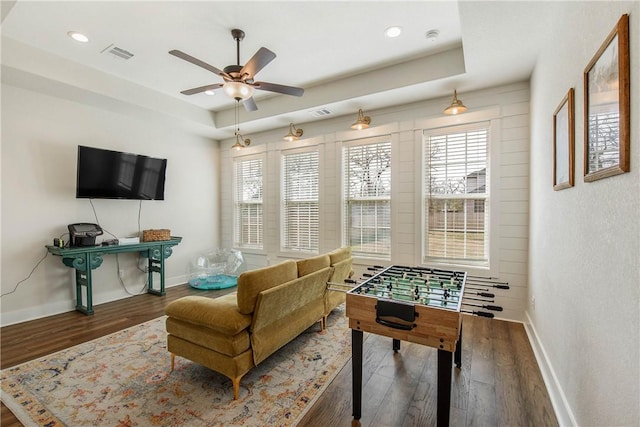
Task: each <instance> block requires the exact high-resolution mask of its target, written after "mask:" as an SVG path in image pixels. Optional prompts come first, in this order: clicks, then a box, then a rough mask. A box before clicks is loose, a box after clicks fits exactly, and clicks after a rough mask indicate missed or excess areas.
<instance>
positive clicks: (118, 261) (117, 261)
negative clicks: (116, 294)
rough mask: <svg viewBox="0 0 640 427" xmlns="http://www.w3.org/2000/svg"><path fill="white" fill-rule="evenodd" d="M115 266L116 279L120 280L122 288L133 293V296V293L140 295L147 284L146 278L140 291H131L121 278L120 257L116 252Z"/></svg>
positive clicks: (128, 292)
mask: <svg viewBox="0 0 640 427" xmlns="http://www.w3.org/2000/svg"><path fill="white" fill-rule="evenodd" d="M116 267H117V272H118V280H119V281H120V284H121V285H122V289H124V291H125V292H126V293H127V294H129V295H134V296H135V295H142V294H143V293H144V290H145V289H146V288H147V286H148V285H149V282H148V280H147V279H145V282H144V284H143V285H142V288H141V289H140V291H139V292H138V293H133V292H131V291H129V289H127V286H126V285H125V284H124V281H123V280H122V277H121V276H120V259H119V258H118V254H116ZM138 268H140V267H138Z"/></svg>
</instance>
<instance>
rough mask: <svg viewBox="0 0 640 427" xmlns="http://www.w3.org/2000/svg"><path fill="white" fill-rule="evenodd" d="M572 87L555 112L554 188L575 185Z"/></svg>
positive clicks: (573, 95) (560, 188) (573, 94)
mask: <svg viewBox="0 0 640 427" xmlns="http://www.w3.org/2000/svg"><path fill="white" fill-rule="evenodd" d="M574 92H575V91H574V89H573V88H570V89H569V91H568V92H567V94H566V95H565V96H564V98H562V101H560V104H559V105H558V108H556V110H555V111H554V113H553V189H554V190H555V191H558V190H562V189H565V188H569V187H573V182H574V175H575V171H574V169H575V158H574V153H575V129H576V126H575V101H574V100H575V93H574Z"/></svg>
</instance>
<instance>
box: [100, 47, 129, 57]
mask: <svg viewBox="0 0 640 427" xmlns="http://www.w3.org/2000/svg"><path fill="white" fill-rule="evenodd" d="M100 53H109V54H111V55H112V56H114V57H116V58H120V59H131V57H133V53H131V52H129V51H126V50H124V49H122V48H119V47H117V46H114V45H113V44H110V45H109V46H107V47H105V48H104V49H102V51H101V52H100Z"/></svg>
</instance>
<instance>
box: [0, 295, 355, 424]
mask: <svg viewBox="0 0 640 427" xmlns="http://www.w3.org/2000/svg"><path fill="white" fill-rule="evenodd" d="M164 323H165V318H164V317H162V318H159V319H155V320H152V321H150V322H147V323H143V324H141V325H138V326H134V327H132V328H129V329H125V330H123V331H120V332H117V333H115V334H112V335H108V336H106V337H103V338H99V339H97V340H94V341H91V342H88V343H84V344H81V345H78V346H75V347H72V348H69V349H66V350H63V351H60V352H58V353H55V354H52V355H50V356H47V357H44V358H41V359H38V360H34V361H31V362H27V363H25V364H22V365H20V366H16V367H13V368H9V369H5V370H4V371H2V401H3V402H4V403H5V405H7V406H8V407H9V409H11V411H12V412H13V413H14V414H16V416H17V417H18V419H19V420H20V421H22V423H23V424H25V425H26V426H50V427H53V426H62V425H67V426H86V425H93V426H95V425H105V426H154V425H157V426H190V427H191V426H230V425H242V426H291V425H295V424H297V421H298V420H300V419H301V418H302V416H303V415H304V414H305V413H306V410H308V409H309V408H310V407H311V405H312V404H313V402H314V401H315V399H316V398H317V397H318V396H319V395H320V394H321V393H322V391H324V389H325V388H326V387H327V386H328V385H329V383H330V382H331V381H332V380H333V378H334V377H335V376H336V374H337V373H338V372H339V371H340V370H341V369H342V367H344V365H345V364H346V362H347V361H348V360H349V358H350V357H351V347H350V345H351V339H350V333H349V328H348V325H347V319H346V318H345V316H344V305H343V306H342V307H339V308H338V309H336V310H334V312H333V313H332V314H331V316H329V321H328V325H329V326H328V328H327V330H326V331H325V332H323V333H320V332H319V330H320V328H319V325H318V324H316V325H315V326H313V327H312V328H309V329H308V330H307V331H305V332H304V333H303V334H301V335H300V336H299V337H298V338H296V339H295V340H294V341H292V342H291V343H289V344H287V345H286V346H285V347H283V348H281V349H280V350H279V351H277V352H276V353H275V354H273V355H271V356H270V357H269V358H268V359H267V360H265V361H264V362H262V363H261V364H260V365H259V366H258V367H256V368H254V369H253V370H252V371H250V372H249V373H248V374H246V375H245V376H244V377H243V379H242V381H241V388H240V398H239V399H238V400H237V401H234V400H233V390H232V385H231V381H230V380H229V379H227V378H226V377H225V376H223V375H220V374H218V373H216V372H213V371H211V370H209V369H207V368H205V367H203V366H200V365H198V364H195V363H193V362H191V361H189V360H186V359H183V358H181V357H176V367H175V370H174V371H173V372H170V355H169V353H168V352H167V349H166V335H167V334H166V331H165V326H164Z"/></svg>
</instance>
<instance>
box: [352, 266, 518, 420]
mask: <svg viewBox="0 0 640 427" xmlns="http://www.w3.org/2000/svg"><path fill="white" fill-rule="evenodd" d="M369 270H370V271H372V272H371V273H368V274H365V275H363V281H362V282H361V283H360V284H358V285H357V286H355V287H353V288H352V289H351V290H349V291H348V292H347V295H346V315H347V317H348V318H349V327H350V328H351V337H352V377H353V417H354V419H355V420H359V419H360V418H361V415H362V413H361V411H362V358H363V333H364V332H369V333H374V334H377V335H382V336H387V337H390V338H392V339H393V350H394V351H396V352H397V351H399V350H400V341H407V342H413V343H418V344H422V345H427V346H429V347H434V348H436V349H437V350H438V356H437V360H438V362H437V363H438V369H437V370H438V375H437V377H438V378H437V381H438V383H437V384H438V385H437V393H438V399H437V400H438V403H437V425H438V426H448V425H449V406H450V402H451V373H452V369H453V364H452V362H453V360H452V359H453V358H455V363H456V366H457V367H458V368H460V367H461V359H462V357H461V354H462V353H461V349H462V313H463V312H468V313H471V314H475V315H479V316H484V317H493V314H492V313H489V312H487V311H473V310H469V309H468V308H466V307H468V306H471V307H482V308H485V309H487V310H492V311H501V310H502V308H501V307H499V306H496V305H490V304H488V302H492V301H493V300H489V299H488V298H490V297H493V296H494V295H493V294H492V293H489V292H486V290H488V288H482V287H481V288H478V287H477V286H478V285H485V286H493V287H500V288H502V289H508V288H509V287H508V285H507V284H506V283H504V282H496V281H495V280H493V279H492V278H479V277H476V276H473V277H472V276H468V275H467V273H466V272H464V271H453V270H444V269H436V268H428V267H406V266H397V265H392V266H389V267H379V266H376V267H372V268H370V269H369ZM465 286H471V287H472V289H471V290H470V291H467V290H466V289H465ZM465 292H467V294H465ZM469 295H473V296H472V297H469ZM465 298H468V299H467V301H465V300H464V299H465ZM469 300H471V301H473V302H468V301H469ZM477 302H483V304H478V303H477Z"/></svg>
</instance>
